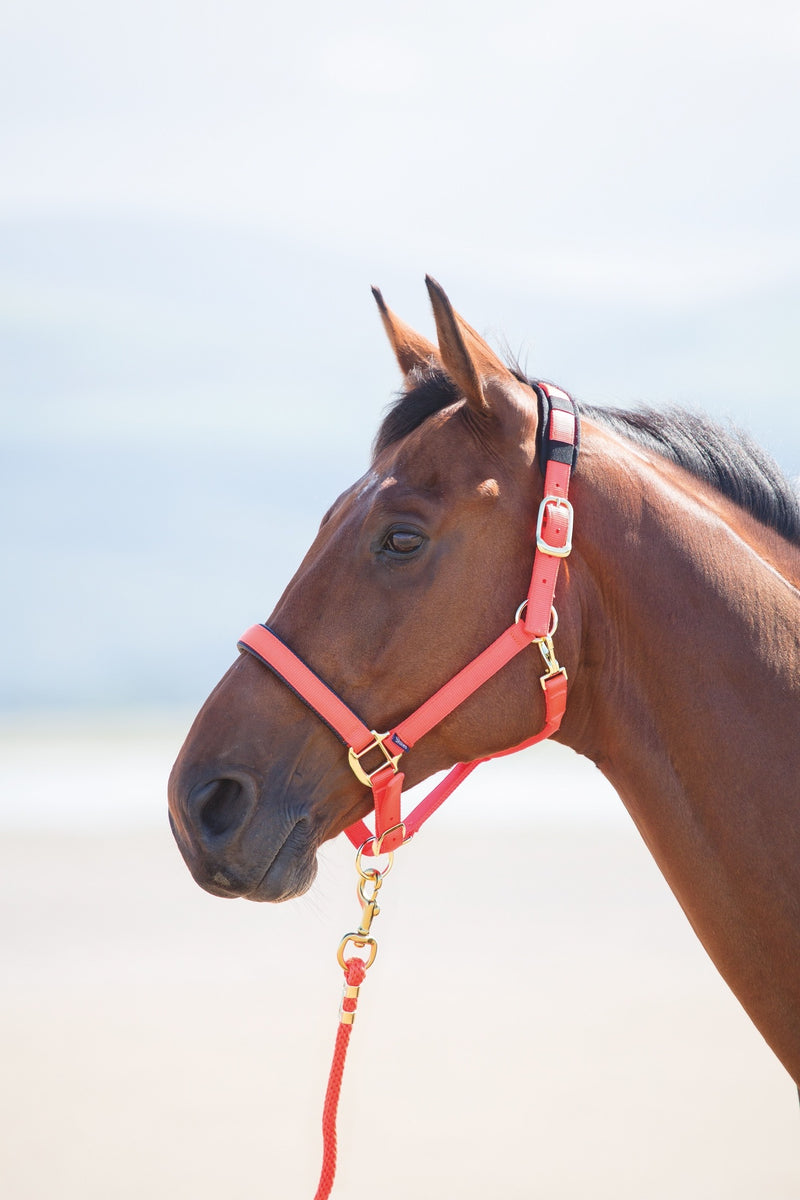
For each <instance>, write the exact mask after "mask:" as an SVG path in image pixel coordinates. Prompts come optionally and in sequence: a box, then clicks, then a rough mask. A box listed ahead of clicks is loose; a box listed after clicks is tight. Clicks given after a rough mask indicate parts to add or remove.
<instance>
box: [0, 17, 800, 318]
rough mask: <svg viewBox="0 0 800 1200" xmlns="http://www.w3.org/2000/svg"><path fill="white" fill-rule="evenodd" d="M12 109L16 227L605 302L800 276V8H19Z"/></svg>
mask: <svg viewBox="0 0 800 1200" xmlns="http://www.w3.org/2000/svg"><path fill="white" fill-rule="evenodd" d="M0 95H2V111H3V112H4V114H5V117H4V120H3V122H2V130H1V131H0V155H1V161H2V162H3V171H2V174H1V176H0V215H5V216H10V215H17V214H19V213H21V212H24V213H30V212H31V211H52V210H53V209H61V210H73V211H74V210H78V211H94V212H104V213H131V212H134V213H149V214H160V215H163V214H169V215H171V216H175V217H178V218H180V219H183V220H191V219H196V220H205V219H209V218H211V219H214V220H217V221H222V222H237V223H240V224H241V223H243V224H245V225H249V226H253V227H259V228H263V229H267V230H269V231H270V232H278V233H285V234H287V235H291V236H294V237H298V238H300V239H302V240H304V241H310V242H312V243H317V244H321V245H326V244H334V245H336V246H337V247H338V248H340V249H345V250H346V249H348V248H353V249H357V250H360V251H364V250H365V248H370V247H373V248H376V249H380V251H381V253H382V254H384V255H385V254H387V253H389V254H390V255H391V256H393V257H394V258H395V259H396V261H397V262H398V264H401V263H408V264H409V267H412V266H413V269H414V271H415V279H416V278H417V277H418V275H419V269H420V267H421V268H422V269H435V270H436V271H438V272H439V273H440V274H441V273H443V272H444V273H446V270H447V267H448V266H450V265H451V264H458V267H459V269H460V270H461V271H464V270H468V271H470V272H472V273H473V274H474V275H475V276H476V277H477V278H485V279H486V280H487V281H490V280H493V281H497V280H499V279H502V280H504V281H505V282H506V283H509V282H515V283H516V284H517V285H519V286H530V285H531V281H532V280H536V281H537V286H539V287H548V288H554V289H556V290H557V291H558V292H560V293H565V294H574V293H579V294H580V295H581V296H582V297H583V298H584V299H585V298H587V297H589V296H595V297H597V299H598V301H599V302H602V300H603V298H604V297H606V298H607V297H609V296H615V295H618V294H620V293H622V294H625V295H627V296H630V297H631V298H632V299H635V298H639V299H642V300H644V301H646V302H647V303H650V304H656V305H657V304H659V303H663V304H665V305H671V304H674V303H680V300H681V297H682V296H684V295H686V294H687V293H691V294H692V295H694V296H695V297H696V296H698V295H702V296H704V297H708V298H714V297H715V296H720V297H729V296H730V294H731V292H735V291H736V290H737V289H739V290H746V289H748V288H750V287H753V286H754V285H763V284H765V283H769V284H781V283H784V282H785V281H787V280H793V281H795V282H796V281H797V278H798V274H799V273H800V220H798V212H800V172H798V155H797V124H798V115H800V7H798V5H797V3H796V0H788V2H782V0H778V2H774V0H767V2H766V3H759V4H753V3H748V4H742V3H736V2H735V0H734V2H733V3H720V2H718V0H712V2H710V3H702V2H697V0H694V2H692V3H687V2H680V0H679V2H677V3H670V4H655V5H653V4H642V3H641V2H640V0H635V2H629V0H611V2H610V3H607V4H603V5H598V4H596V3H594V2H593V0H578V2H577V3H576V2H570V0H567V2H565V3H559V4H558V5H556V4H554V3H548V4H546V5H545V4H541V3H536V2H535V0H533V2H532V0H525V2H518V0H499V2H496V3H493V4H491V5H486V4H484V5H477V4H475V3H470V2H464V0H461V2H459V3H455V2H450V0H425V2H424V3H422V2H421V0H411V2H406V3H404V4H403V5H388V4H386V5H383V4H379V3H376V2H375V0H371V2H370V3H363V2H359V3H339V4H335V5H334V4H330V3H328V2H326V3H320V2H318V0H315V2H313V3H303V2H300V3H296V4H291V5H284V4H280V5H279V4H276V3H274V2H273V3H269V2H268V3H264V2H263V0H262V2H260V3H251V2H250V0H228V2H226V3H221V2H220V0H211V2H206V3H202V2H197V0H192V2H191V3H189V2H184V0H177V2H176V0H166V2H165V0H157V2H156V0H143V2H140V3H136V4H120V3H108V0H88V2H86V3H80V4H78V3H74V2H70V0H51V2H49V3H48V2H46V0H45V2H36V0H32V2H29V0H25V2H24V3H23V2H22V0H17V2H16V3H12V4H11V5H4V6H3V11H2V15H0ZM432 260H433V261H432Z"/></svg>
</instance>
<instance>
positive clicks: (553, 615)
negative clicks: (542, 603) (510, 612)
mask: <svg viewBox="0 0 800 1200" xmlns="http://www.w3.org/2000/svg"><path fill="white" fill-rule="evenodd" d="M527 607H528V601H527V600H523V601H522V604H520V606H519V608H518V609H517V611H516V613H515V615H514V624H515V625H516V624H517V622H518V621H519V620H520V619H521V617H522V614H523V613H524V612H525V609H526V608H527ZM557 629H558V613H557V612H556V607H555V605H554V604H551V606H550V628H549V629H548V631H547V633H546V634H544V637H546V638H551V637H552V636H553V634H554V633H555V631H556V630H557ZM541 640H542V639H541V638H534V641H537V642H538V641H541Z"/></svg>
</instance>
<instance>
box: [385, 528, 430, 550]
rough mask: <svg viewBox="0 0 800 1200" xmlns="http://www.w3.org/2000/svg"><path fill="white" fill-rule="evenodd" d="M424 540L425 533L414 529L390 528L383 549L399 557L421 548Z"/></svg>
mask: <svg viewBox="0 0 800 1200" xmlns="http://www.w3.org/2000/svg"><path fill="white" fill-rule="evenodd" d="M424 541H425V538H424V537H423V535H422V534H421V533H417V532H416V531H415V530H413V529H390V530H389V532H388V533H387V535H386V537H385V538H384V539H383V545H382V546H381V549H382V550H385V551H386V552H387V553H388V554H394V555H397V556H398V557H400V556H406V555H409V554H413V553H414V552H415V551H416V550H419V548H420V546H422V544H423V542H424Z"/></svg>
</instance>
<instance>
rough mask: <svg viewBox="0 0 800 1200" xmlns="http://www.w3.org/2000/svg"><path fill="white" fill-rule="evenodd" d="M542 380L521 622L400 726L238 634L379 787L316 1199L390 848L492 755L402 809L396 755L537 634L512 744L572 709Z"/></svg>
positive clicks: (554, 436)
mask: <svg viewBox="0 0 800 1200" xmlns="http://www.w3.org/2000/svg"><path fill="white" fill-rule="evenodd" d="M538 390H539V392H540V393H542V394H543V395H544V397H545V398H546V400H547V402H548V405H549V412H548V416H547V419H546V421H545V423H544V424H545V429H544V431H543V437H544V442H543V445H544V450H545V454H544V458H545V471H544V496H543V499H542V502H541V504H540V506H539V514H538V519H537V523H536V552H535V555H534V561H533V571H532V574H531V582H530V588H529V590H528V596H527V599H526V600H525V601H524V602H523V603H522V604H521V605H520V607H519V610H518V612H517V615H516V618H515V620H514V623H513V625H511V626H510V627H509V628H508V629H506V630H505V632H504V633H502V634H501V635H500V637H498V638H497V639H496V640H495V641H494V642H492V644H491V645H490V646H488V647H487V648H486V649H485V650H484V651H483V653H482V654H479V655H478V656H477V658H475V659H473V660H472V662H470V663H468V664H467V666H465V667H464V668H463V669H462V670H461V671H459V672H458V673H457V674H456V675H454V676H453V678H452V679H450V680H449V681H448V682H447V683H445V684H444V685H443V686H442V687H441V688H440V689H439V691H438V692H436V693H434V695H433V696H431V697H430V698H429V699H428V700H426V701H425V702H424V703H423V704H421V705H420V707H419V708H418V709H416V711H415V712H413V713H411V714H410V715H409V716H408V717H406V719H405V720H404V721H401V723H400V724H399V725H397V726H396V727H395V728H394V729H390V730H389V731H388V732H386V733H382V734H379V733H377V732H376V731H375V730H371V729H369V727H368V726H367V725H365V724H364V722H363V721H362V720H361V719H360V718H359V717H358V716H356V714H355V713H354V712H352V711H351V709H350V708H348V706H347V705H346V704H345V703H344V701H342V700H341V699H340V698H339V697H338V696H337V695H336V693H335V692H333V691H331V689H330V688H329V687H328V686H327V684H326V683H324V682H323V681H322V680H321V679H320V678H319V677H318V676H317V675H315V674H314V672H313V671H312V670H311V669H310V668H309V667H308V666H307V665H306V664H305V663H304V662H303V661H302V660H301V659H300V658H298V656H297V655H296V654H295V653H294V651H293V650H291V649H290V648H289V647H288V646H286V645H285V644H284V643H283V642H282V641H281V640H280V638H278V637H277V636H276V635H275V634H274V633H273V632H272V630H271V629H268V628H267V627H266V626H264V625H254V626H252V628H250V629H248V630H247V632H246V633H245V634H244V635H243V636H242V637H241V638H240V640H239V648H240V649H241V650H246V651H247V652H248V653H250V654H252V655H253V656H254V657H256V658H258V659H260V660H261V662H263V663H264V664H265V665H266V666H268V667H270V668H271V670H273V671H274V672H275V674H276V675H278V676H279V678H281V679H283V681H284V682H285V683H286V684H287V685H288V686H289V687H290V688H291V689H292V691H294V692H295V693H296V695H298V696H299V697H300V698H301V699H302V700H304V701H305V703H306V704H307V705H308V706H309V708H311V709H312V710H313V711H314V712H315V713H316V714H317V715H318V716H319V717H320V718H321V719H322V720H323V721H324V722H325V723H326V724H327V725H328V726H329V728H330V729H332V730H333V732H334V733H335V734H337V736H338V737H339V738H341V740H342V742H343V743H344V745H345V746H346V747H347V748H348V757H349V760H350V766H351V767H352V769H353V772H354V774H355V775H356V777H357V778H358V779H359V780H360V781H361V782H362V783H363V784H364V785H365V786H366V787H369V788H370V789H371V790H372V795H373V802H374V809H375V827H376V832H375V835H374V836H373V835H372V834H371V833H370V831H369V829H368V828H367V826H366V825H365V824H364V822H363V821H357V822H356V823H355V824H353V825H351V826H350V827H349V828H348V829H347V830H346V832H347V836H348V837H349V838H350V840H351V841H352V842H353V844H354V845H355V846H358V847H360V848H359V850H358V854H357V856H356V866H357V868H358V871H359V874H360V876H361V882H360V884H359V894H360V896H361V901H362V906H363V910H362V916H361V924H360V925H359V927H358V929H357V930H356V932H355V933H349V934H347V935H346V936H345V937H344V938H343V939H342V941H341V943H340V945H339V955H338V958H339V965H340V966H341V967H342V970H343V971H344V973H345V990H344V997H343V999H342V1008H341V1013H340V1020H339V1028H338V1031H337V1034H336V1048H335V1050H334V1055H333V1063H332V1065H331V1073H330V1079H329V1081H328V1089H327V1092H326V1095H325V1106H324V1112H323V1120H322V1129H323V1161H322V1173H321V1175H320V1181H319V1185H318V1187H317V1193H316V1197H315V1200H327V1197H328V1196H329V1195H330V1193H331V1189H332V1187H333V1180H334V1174H335V1171H336V1113H337V1109H338V1104H339V1094H340V1092H341V1086H342V1075H343V1072H344V1063H345V1057H346V1055H347V1047H348V1044H349V1041H350V1033H351V1031H352V1028H353V1019H354V1015H355V1009H356V1004H357V1001H358V989H359V987H360V986H361V983H362V982H363V980H364V976H365V974H366V971H367V969H368V968H369V967H370V966H371V965H372V963H373V962H374V959H375V954H376V952H377V943H376V942H375V939H374V938H373V937H372V936H371V935H370V924H371V922H372V919H373V917H375V916H376V915H377V913H378V912H379V909H378V905H377V902H376V895H377V892H378V889H379V888H380V886H381V883H382V882H383V877H384V876H385V875H386V874H387V872H388V871H389V870H390V868H391V865H392V852H393V851H394V850H396V849H397V848H398V847H399V846H401V845H403V844H404V843H405V842H407V841H408V840H409V838H411V837H413V835H414V834H415V833H416V832H417V830H418V829H419V827H420V826H421V825H422V823H423V821H425V820H426V819H427V818H428V817H429V816H430V815H431V813H432V812H434V811H435V810H436V809H437V808H438V807H439V805H440V804H441V803H442V802H443V801H444V800H445V799H446V798H447V797H448V796H449V795H450V793H451V792H452V791H453V790H454V788H456V787H457V786H458V784H459V783H461V782H462V780H464V779H465V778H466V777H467V775H468V774H469V773H470V772H471V771H472V770H473V769H474V768H475V767H476V766H477V765H478V763H479V762H485V761H486V760H485V759H479V760H477V761H475V762H471V763H458V764H457V765H456V766H455V767H453V769H452V770H451V772H450V774H449V775H448V776H447V777H446V778H445V779H444V780H443V781H442V782H441V783H440V784H439V785H438V787H436V788H434V790H433V791H432V792H431V793H430V795H429V796H427V797H426V798H425V800H423V801H422V803H421V804H419V805H418V806H417V808H416V809H415V810H414V811H413V812H412V813H410V814H409V815H408V816H407V817H405V819H404V818H403V817H402V814H401V807H400V804H401V795H402V791H403V772H402V771H401V770H400V769H399V767H398V765H397V764H398V762H399V760H400V758H401V756H402V755H403V754H404V753H405V752H406V751H408V750H410V749H411V747H412V746H413V745H414V744H415V742H417V741H418V740H419V739H420V738H421V737H423V736H424V735H425V734H426V733H428V732H429V731H430V730H431V729H433V728H434V727H435V726H436V725H438V724H439V722H440V721H442V720H444V718H445V717H446V716H447V715H448V714H449V713H451V712H452V711H453V710H454V709H455V708H457V707H458V706H459V705H460V704H463V702H464V701H465V700H466V699H467V698H468V697H469V696H471V695H472V694H473V693H474V692H475V691H477V690H478V688H480V687H481V686H482V685H483V684H484V683H485V682H486V681H487V680H488V679H490V678H491V677H492V676H493V675H495V674H496V673H497V672H498V671H500V670H501V669H502V668H503V667H504V666H505V665H506V663H508V662H510V661H511V659H512V658H513V657H514V656H515V655H516V654H518V653H520V651H522V650H524V649H525V648H526V647H527V646H530V645H531V644H532V643H535V644H537V645H538V647H539V650H540V652H541V655H542V658H543V660H544V665H545V671H544V674H543V675H542V676H541V677H540V680H541V684H542V687H543V689H544V696H545V719H544V727H543V728H542V729H541V730H540V731H539V733H538V734H536V735H535V736H534V737H532V738H530V739H529V740H528V741H526V742H523V743H522V744H521V745H519V746H515V747H513V749H511V750H506V751H504V753H505V754H513V753H514V751H516V750H521V749H523V747H525V746H530V745H533V744H534V743H535V742H539V741H542V739H543V738H546V737H550V736H551V735H552V734H553V733H555V732H556V730H557V729H558V728H559V726H560V724H561V719H562V717H563V715H564V711H565V709H566V703H567V673H566V671H565V670H564V668H563V667H561V666H559V664H558V660H557V658H556V654H555V649H554V647H553V635H554V633H555V631H556V624H557V620H558V618H557V616H556V611H555V608H554V607H553V600H554V596H555V589H556V581H557V578H558V571H559V565H560V562H561V559H562V558H566V557H567V555H568V554H569V552H570V550H571V548H572V506H571V504H570V502H569V500H568V498H567V495H568V492H569V482H570V473H571V470H572V467H573V464H574V461H575V455H576V452H577V444H578V420H577V409H576V407H575V405H574V404H573V402H572V400H571V399H570V397H569V396H568V395H567V394H566V393H565V392H562V391H561V390H560V389H559V388H555V387H552V386H551V385H547V384H540V385H538ZM523 614H524V616H523ZM378 753H380V755H382V761H381V760H379V763H378V767H377V768H376V769H372V770H368V769H367V768H366V766H365V764H364V763H363V762H362V759H364V758H365V756H366V755H367V754H370V755H374V754H378ZM492 757H499V755H493V756H492ZM368 847H369V850H368ZM367 853H368V854H369V857H370V859H371V862H372V863H373V864H375V861H376V859H377V858H378V857H379V856H380V855H384V856H385V855H388V865H387V866H386V868H385V870H382V871H381V870H379V869H378V867H377V866H376V865H372V866H364V865H362V856H363V855H365V854H367ZM370 888H371V889H372V891H371V894H370V893H369V889H370ZM348 944H352V945H354V946H356V947H358V948H359V949H363V950H366V951H367V957H366V959H363V958H360V957H358V956H356V957H353V958H347V959H346V958H345V957H344V950H345V948H346V946H347V945H348Z"/></svg>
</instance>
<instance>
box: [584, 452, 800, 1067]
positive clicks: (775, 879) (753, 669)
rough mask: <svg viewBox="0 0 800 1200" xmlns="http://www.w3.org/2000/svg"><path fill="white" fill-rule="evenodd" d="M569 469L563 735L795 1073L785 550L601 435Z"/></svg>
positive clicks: (791, 717)
mask: <svg viewBox="0 0 800 1200" xmlns="http://www.w3.org/2000/svg"><path fill="white" fill-rule="evenodd" d="M582 468H583V469H582V473H581V477H580V484H579V486H576V489H575V507H576V514H580V515H579V517H577V516H576V530H577V528H578V526H579V525H580V528H581V530H582V535H581V536H580V538H579V539H578V538H577V537H576V550H577V556H576V561H575V563H574V564H573V565H572V575H571V577H570V589H571V590H573V589H574V591H575V592H576V593H578V594H579V596H580V603H581V609H582V615H581V625H582V640H583V645H582V648H581V655H580V657H581V662H582V663H583V664H584V665H581V666H579V668H578V670H577V673H576V676H575V679H574V684H573V688H572V692H573V696H572V697H571V700H570V703H571V704H573V702H574V706H575V711H574V714H572V716H571V720H569V721H568V722H567V723H566V725H565V735H564V739H563V740H565V741H567V742H568V743H569V744H571V745H572V746H573V747H574V748H575V749H577V750H578V751H579V752H581V753H584V754H587V755H588V756H589V757H590V758H592V759H593V760H594V761H595V762H596V763H597V765H598V766H599V767H600V769H601V770H602V771H603V773H604V774H605V775H606V776H607V777H608V778H609V780H610V781H611V783H612V784H613V785H614V787H615V789H616V790H617V791H618V793H619V795H620V796H621V798H622V800H623V802H624V803H625V805H626V807H627V808H628V810H629V811H630V813H631V815H632V817H633V819H634V821H635V822H636V824H637V826H638V828H639V830H640V832H641V834H642V836H643V837H644V839H645V841H646V843H647V844H648V846H649V848H650V850H651V852H652V854H653V856H654V858H655V859H656V861H657V863H658V865H659V867H660V868H661V870H662V872H663V874H664V875H665V877H666V879H667V881H668V882H669V884H670V886H671V887H672V889H673V891H674V892H675V894H676V896H677V898H678V900H679V902H680V903H681V905H682V906H683V908H684V910H685V911H686V913H687V915H688V917H689V919H690V921H691V922H692V924H693V925H694V927H695V930H696V932H697V933H698V935H699V936H700V938H701V940H702V941H703V943H704V945H705V946H706V949H707V950H708V952H709V953H710V955H711V957H712V958H713V959H714V961H715V962H716V964H717V966H718V968H719V969H720V971H721V973H722V974H723V975H724V976H725V978H726V979H727V980H728V983H729V984H730V986H731V987H732V989H733V990H734V992H736V994H737V995H738V996H739V999H740V1000H741V1001H742V1003H743V1004H744V1005H745V1007H746V1008H747V1009H748V1011H749V1012H750V1014H751V1016H752V1017H753V1019H754V1020H755V1022H756V1024H757V1025H758V1026H759V1028H760V1029H761V1031H762V1033H763V1034H764V1035H765V1036H766V1037H767V1040H768V1041H770V1043H771V1044H772V1046H773V1048H774V1049H775V1050H776V1052H777V1053H778V1054H779V1056H780V1057H781V1058H782V1060H783V1061H784V1063H785V1064H786V1065H787V1067H788V1068H789V1069H790V1070H791V1071H792V1072H793V1074H794V1076H795V1078H799V1077H800V1028H798V1026H800V1022H798V1020H797V1017H796V1013H797V1010H798V1004H800V820H799V819H798V817H800V811H799V810H800V802H799V798H798V786H797V780H798V777H799V776H800V738H798V737H797V716H798V712H800V635H798V624H799V623H800V591H798V590H797V587H796V586H795V585H793V584H792V583H791V582H790V580H789V578H787V577H788V576H790V575H791V577H792V578H793V579H794V580H795V581H797V580H798V579H800V555H798V554H797V552H796V551H795V550H794V549H793V548H792V547H790V546H788V544H787V543H785V542H783V541H782V539H780V538H779V537H777V535H775V537H773V536H772V535H771V534H770V533H769V532H768V531H765V530H763V529H762V528H761V527H760V526H758V524H757V523H756V522H755V521H754V520H751V519H750V518H749V517H747V516H746V514H744V513H742V512H741V511H740V510H739V509H738V508H736V507H735V506H733V505H732V504H730V503H729V502H728V501H726V500H725V499H724V498H723V497H721V496H718V495H717V494H716V493H713V492H710V491H707V490H706V489H705V488H704V487H703V485H701V484H699V483H698V482H697V481H696V480H695V479H694V478H693V477H692V476H689V475H688V474H687V473H685V472H683V471H682V470H681V469H680V468H678V467H673V466H672V465H671V464H668V463H666V462H663V461H662V460H660V459H659V460H657V461H655V460H654V456H648V455H647V454H646V453H644V452H642V451H638V450H636V449H635V448H634V447H632V446H631V445H630V444H629V443H627V442H623V440H622V439H619V438H616V437H615V436H614V435H611V434H607V433H606V432H605V431H604V430H598V429H590V430H588V431H587V436H586V437H585V440H584V450H583V462H582ZM576 485H578V480H576Z"/></svg>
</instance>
